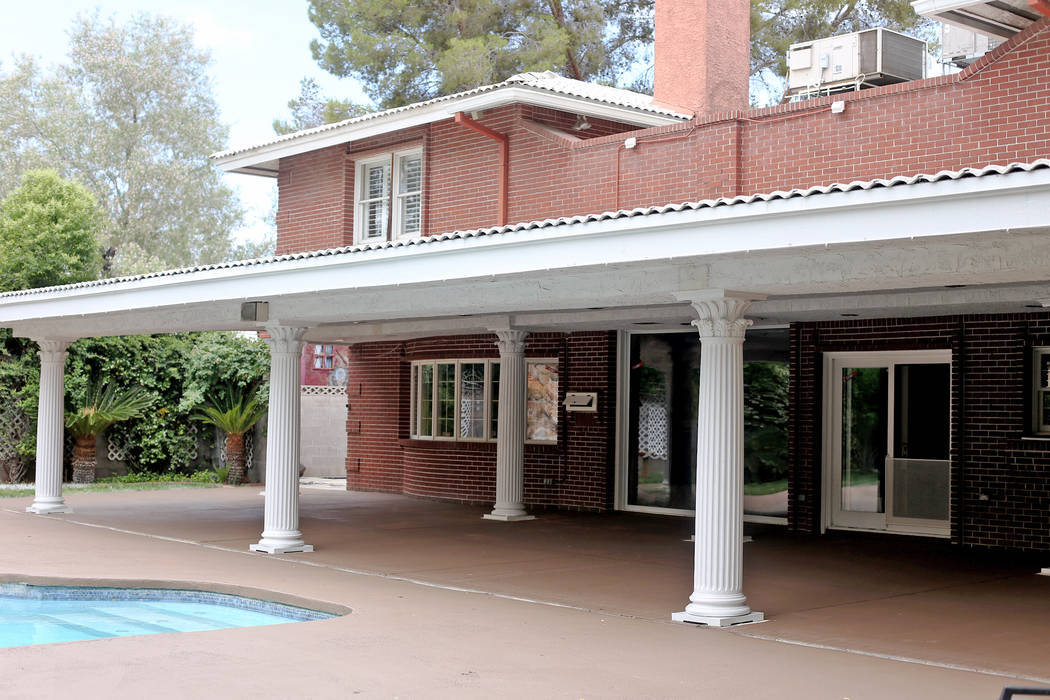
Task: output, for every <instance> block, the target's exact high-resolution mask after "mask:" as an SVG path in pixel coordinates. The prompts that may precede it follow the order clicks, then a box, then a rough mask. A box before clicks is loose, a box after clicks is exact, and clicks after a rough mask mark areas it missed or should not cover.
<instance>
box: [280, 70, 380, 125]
mask: <svg viewBox="0 0 1050 700" xmlns="http://www.w3.org/2000/svg"><path fill="white" fill-rule="evenodd" d="M288 109H289V110H291V113H292V118H291V120H290V121H284V120H283V119H274V120H273V130H274V131H275V132H276V133H278V134H291V133H293V132H296V131H302V130H303V129H311V128H313V127H315V126H321V125H322V124H334V123H335V122H341V121H343V120H344V119H350V118H351V117H357V116H360V115H362V114H364V113H365V112H367V111H368V110H367V109H365V108H364V107H362V106H361V105H355V104H353V103H352V102H350V101H348V100H337V99H334V98H330V97H329V98H325V97H322V96H321V86H320V85H318V84H317V81H316V80H314V79H313V78H303V79H302V80H300V81H299V96H298V97H295V98H293V99H291V100H288Z"/></svg>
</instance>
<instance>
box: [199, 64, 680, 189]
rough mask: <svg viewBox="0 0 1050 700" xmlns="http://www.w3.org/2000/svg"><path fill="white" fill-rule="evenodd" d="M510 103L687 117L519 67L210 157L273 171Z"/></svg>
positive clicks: (631, 118) (647, 121)
mask: <svg viewBox="0 0 1050 700" xmlns="http://www.w3.org/2000/svg"><path fill="white" fill-rule="evenodd" d="M514 103H522V104H531V105H535V106H538V107H547V108H550V109H556V110H560V111H567V112H574V113H577V114H586V115H587V116H590V117H596V118H601V119H609V120H612V121H618V122H624V123H627V124H632V125H635V126H638V127H641V128H644V127H651V126H662V125H665V124H677V123H680V122H683V121H687V120H688V119H690V118H691V116H690V115H687V114H680V113H677V112H673V111H671V110H667V109H663V108H659V107H654V106H653V105H652V97H650V96H649V95H643V94H641V93H637V92H631V91H629V90H621V89H619V88H610V87H606V86H603V85H593V84H590V83H585V82H582V81H579V80H570V79H568V78H563V77H561V76H559V75H556V74H554V73H551V72H549V71H548V72H546V73H522V74H519V75H516V76H514V77H512V78H510V79H508V80H506V81H504V82H502V83H497V84H495V85H483V86H481V87H479V88H475V89H473V90H467V91H465V92H460V93H456V94H454V95H448V96H445V97H437V98H434V99H432V100H427V101H425V102H417V103H415V104H411V105H406V106H404V107H395V108H394V109H388V110H385V111H382V112H374V113H372V114H365V115H362V116H360V117H354V118H353V119H347V120H345V121H341V122H337V123H335V124H325V125H322V126H318V127H315V128H313V129H306V130H304V131H299V132H296V133H294V134H286V135H284V136H280V137H277V138H275V139H272V140H270V141H266V142H263V143H260V144H255V145H252V146H247V147H243V148H236V149H231V150H227V151H222V152H219V153H215V154H213V155H212V156H211V157H212V159H213V160H214V161H215V162H216V164H217V165H218V166H219V167H220V168H222V169H223V170H225V171H227V172H242V173H248V174H254V175H268V176H270V177H276V174H277V173H276V170H277V161H278V160H279V159H281V158H286V157H288V156H292V155H297V154H299V153H306V152H307V151H314V150H318V149H321V148H327V147H329V146H334V145H338V144H345V143H349V142H352V141H357V140H361V139H366V138H369V137H371V136H376V135H379V134H384V133H388V132H391V131H397V130H400V129H408V128H411V127H414V126H420V125H422V124H428V123H431V122H435V121H441V120H444V119H449V118H451V117H452V116H453V115H454V114H455V113H456V112H471V111H481V110H484V109H492V108H494V107H501V106H504V105H508V104H514Z"/></svg>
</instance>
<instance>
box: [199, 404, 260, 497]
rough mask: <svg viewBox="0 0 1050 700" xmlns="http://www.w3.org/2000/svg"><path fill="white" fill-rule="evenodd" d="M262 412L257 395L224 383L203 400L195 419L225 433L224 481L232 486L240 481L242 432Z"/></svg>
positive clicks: (242, 459)
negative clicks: (225, 471)
mask: <svg viewBox="0 0 1050 700" xmlns="http://www.w3.org/2000/svg"><path fill="white" fill-rule="evenodd" d="M264 415H266V406H265V405H264V404H262V403H260V402H259V397H258V394H257V393H256V392H255V391H254V390H253V391H245V390H243V389H240V388H238V387H234V386H231V385H226V386H225V387H223V388H221V389H219V391H218V392H217V393H215V394H213V395H211V396H209V397H208V398H207V399H206V403H205V405H204V406H202V407H201V409H200V412H198V413H195V414H194V415H193V418H194V419H195V420H199V421H203V422H204V423H209V424H211V425H214V426H216V427H217V428H219V429H220V430H222V431H223V432H225V433H226V465H227V466H228V467H229V469H230V471H229V475H228V476H227V477H226V482H227V483H229V484H233V485H234V486H236V485H237V484H239V483H241V482H242V481H244V475H245V469H244V434H245V433H247V432H248V431H249V430H251V429H252V426H254V425H255V424H256V423H257V422H259V419H260V418H262V417H263V416H264Z"/></svg>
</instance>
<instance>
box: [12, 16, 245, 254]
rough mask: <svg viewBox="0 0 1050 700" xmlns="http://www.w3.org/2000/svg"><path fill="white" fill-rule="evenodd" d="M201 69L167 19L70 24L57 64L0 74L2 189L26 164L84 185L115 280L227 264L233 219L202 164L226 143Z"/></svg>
mask: <svg viewBox="0 0 1050 700" xmlns="http://www.w3.org/2000/svg"><path fill="white" fill-rule="evenodd" d="M209 61H210V59H209V57H208V55H207V53H205V52H202V51H200V50H199V49H197V48H196V47H195V46H194V45H193V34H192V31H191V29H190V28H189V27H187V26H184V25H180V24H178V23H176V22H174V21H172V20H169V19H165V18H162V17H154V16H150V15H145V14H141V15H138V16H136V17H134V18H133V19H131V20H130V21H129V22H128V23H127V24H125V25H118V24H117V23H116V22H115V21H114V20H112V19H110V20H103V19H100V18H99V17H98V16H97V15H95V16H88V17H84V16H81V17H78V18H77V20H76V21H75V22H74V24H73V27H72V29H71V31H70V34H69V61H68V62H67V63H66V64H64V65H59V66H56V67H54V68H53V69H51V70H47V71H45V70H44V69H42V68H41V67H40V66H39V65H37V63H36V62H35V61H34V60H33V59H31V58H29V57H22V58H21V59H19V60H18V61H17V63H16V64H15V65H14V66H13V67H12V68H11V69H10V70H9V71H6V72H3V71H0V193H2V192H5V191H8V190H9V189H10V188H11V187H13V186H14V183H15V182H16V181H17V178H18V177H19V176H20V174H21V173H22V172H24V171H25V170H27V169H31V168H34V167H49V168H54V169H55V170H57V171H58V172H60V173H61V174H63V175H64V176H67V177H72V178H74V179H76V180H78V181H79V182H82V183H84V184H85V185H86V186H87V187H88V189H89V190H91V192H92V193H93V194H94V195H95V196H96V197H97V198H98V199H99V201H100V202H101V204H102V208H103V210H104V211H105V212H106V214H107V216H106V220H105V227H104V230H103V235H102V240H103V242H104V243H105V245H107V246H112V247H113V248H114V249H115V256H116V257H115V260H114V266H115V270H116V271H117V272H118V273H128V272H139V271H143V270H147V269H156V268H161V267H175V266H179V265H189V264H195V263H202V262H216V261H219V260H222V259H223V258H226V257H227V256H228V255H230V254H231V251H232V249H233V245H232V240H231V237H230V231H231V230H232V229H233V228H234V227H235V226H236V225H237V224H238V223H239V222H240V220H241V217H242V211H241V208H240V205H239V203H238V202H237V199H236V197H235V195H234V193H233V192H232V191H231V190H230V189H229V188H228V187H226V186H225V185H224V184H223V183H222V181H221V179H220V175H219V172H218V171H217V169H216V168H215V167H214V166H213V165H211V164H210V163H209V161H208V158H207V156H208V155H209V154H210V153H212V152H214V151H217V150H219V149H220V148H221V147H222V146H223V144H224V142H225V140H226V137H227V131H226V128H225V127H224V126H223V125H222V124H221V122H220V120H219V110H218V107H217V106H216V104H215V98H214V96H213V94H212V84H211V80H210V78H209V77H208V72H207V71H208V66H209Z"/></svg>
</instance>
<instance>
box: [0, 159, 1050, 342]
mask: <svg viewBox="0 0 1050 700" xmlns="http://www.w3.org/2000/svg"><path fill="white" fill-rule="evenodd" d="M1011 175H1024V176H1025V177H1022V178H1021V179H1016V178H1013V177H1003V178H1002V179H1000V177H999V176H1011ZM1033 177H1034V178H1035V180H1032V179H1031V178H1033ZM974 180H980V182H979V183H978V182H973V184H972V185H969V186H967V187H965V188H962V189H960V190H959V192H960V193H962V194H963V195H965V196H972V195H973V194H974V193H979V192H984V191H994V190H1005V189H1017V188H1025V187H1028V186H1032V185H1035V186H1038V187H1045V186H1047V185H1050V159H1045V158H1044V159H1039V160H1036V161H1034V162H1032V163H1011V164H1009V165H989V166H986V167H984V168H963V169H962V170H957V171H947V170H946V171H941V172H939V173H936V174H934V175H915V176H911V177H905V176H898V177H894V178H892V179H889V180H884V179H877V180H867V181H857V182H851V183H848V184H842V183H839V184H833V185H827V186H820V187H810V188H808V189H805V190H798V189H795V190H788V191H777V192H772V193H768V194H754V195H749V196H739V197H732V198H725V197H722V198H719V199H707V200H701V201H696V202H685V203H682V204H668V205H664V206H653V207H639V208H637V209H623V210H619V211H608V212H604V213H601V214H586V215H579V216H568V217H561V218H557V219H544V220H542V221H530V222H525V223H518V224H510V225H507V226H494V227H490V228H484V229H472V230H467V231H453V232H451V233H446V234H441V235H435V236H423V237H419V238H411V239H400V240H396V241H388V242H384V243H369V244H362V245H352V246H344V247H341V248H329V249H325V250H317V251H309V252H302V253H290V254H286V255H277V256H272V257H268V258H256V259H252V260H238V261H233V262H226V263H219V264H215V265H200V266H196V267H188V268H180V269H173V270H162V271H158V272H151V273H148V274H143V275H133V276H128V277H116V278H107V279H100V280H93V281H90V282H79V283H77V284H69V285H62V286H57V287H43V288H39V289H26V290H18V291H12V292H5V293H2V294H0V309H3V308H4V307H5V306H11V305H15V304H19V303H21V302H23V301H26V302H28V301H33V300H37V299H40V300H43V299H63V298H78V297H79V298H83V297H87V296H89V295H92V294H96V293H104V292H106V290H107V289H114V290H117V289H119V290H133V289H148V288H155V287H158V286H170V285H176V284H181V283H182V282H192V281H194V280H216V279H221V278H228V277H240V276H247V275H253V274H257V273H259V274H273V273H278V272H281V271H283V270H293V269H309V268H320V267H328V266H333V265H343V264H346V263H353V262H358V261H359V262H362V263H365V262H378V261H381V260H383V259H385V258H389V257H401V256H403V255H405V254H409V255H412V256H417V255H419V254H423V255H425V254H427V253H429V252H430V251H431V250H433V252H434V253H438V252H442V251H444V252H451V251H463V250H467V249H469V248H472V247H476V246H486V247H488V246H490V245H503V244H529V243H531V242H539V241H543V240H551V239H554V238H561V239H564V238H567V237H573V236H576V235H585V234H588V233H592V232H596V231H602V232H611V231H617V232H621V231H629V232H641V231H643V230H645V229H655V228H659V227H664V226H682V225H692V226H696V225H708V224H711V223H717V222H719V221H727V220H739V219H742V218H749V217H756V216H758V217H765V216H770V215H777V216H781V215H785V214H791V213H796V214H797V213H804V212H807V211H809V210H818V209H835V208H841V207H844V206H846V207H857V206H861V205H872V206H874V205H877V204H879V203H881V202H886V201H903V200H906V199H921V198H925V197H929V196H934V195H936V194H940V193H941V190H938V191H937V192H931V191H929V190H926V189H925V188H923V189H922V190H919V189H918V188H913V187H912V186H914V185H923V184H936V183H941V184H951V183H952V182H956V183H958V184H960V185H962V184H965V183H966V182H967V181H974ZM865 192H867V193H870V195H871V196H867V197H864V198H862V199H857V195H861V194H863V193H865ZM839 193H841V194H849V193H852V194H853V196H851V197H849V198H848V199H839V198H833V197H827V198H825V195H831V194H839ZM880 193H881V194H880ZM778 203H780V204H782V205H783V206H778V207H775V208H772V209H771V208H770V206H769V205H774V204H778ZM762 205H766V206H762ZM1047 213H1048V215H1050V209H1047ZM992 227H993V228H995V227H998V222H996V223H995V224H994V225H993V226H992ZM971 228H972V227H971ZM897 235H898V234H896V233H894V232H886V233H885V234H884V235H878V236H875V235H872V234H871V233H870V232H868V233H865V232H862V231H861V230H860V228H859V227H856V228H855V229H854V230H851V231H834V232H831V231H815V232H813V233H812V235H810V236H808V237H806V239H805V240H803V239H801V238H800V239H799V240H791V239H789V238H787V237H785V236H783V235H781V234H779V233H777V232H775V231H774V232H771V233H770V236H771V238H769V237H767V238H768V240H758V239H749V240H734V241H726V242H724V243H721V244H718V245H717V246H714V247H712V246H711V245H707V248H706V249H705V251H704V254H712V255H713V254H723V253H730V252H734V251H741V250H759V249H773V248H790V247H796V246H799V245H822V244H827V243H842V242H850V241H864V240H874V239H881V238H886V239H889V238H894V237H897ZM652 255H653V256H656V257H663V256H666V255H668V253H667V252H665V251H653V253H652ZM610 260H611V258H610ZM485 274H488V272H487V271H486V273H485ZM5 316H6V314H4V313H3V312H2V311H0V323H2V322H3V321H4V320H5ZM8 318H9V317H8Z"/></svg>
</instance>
